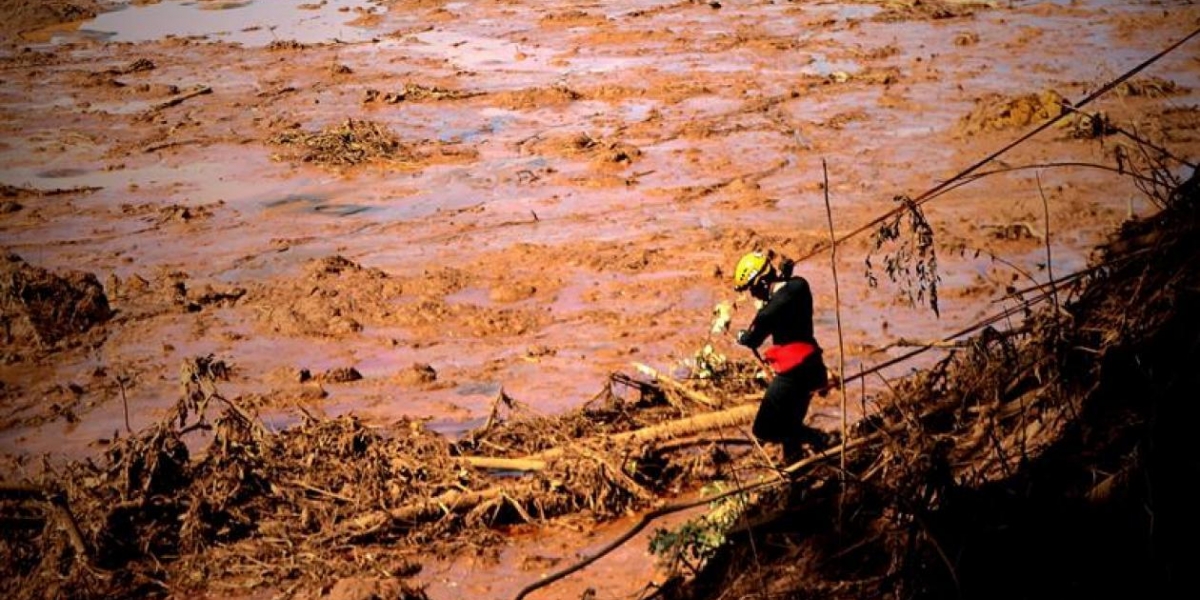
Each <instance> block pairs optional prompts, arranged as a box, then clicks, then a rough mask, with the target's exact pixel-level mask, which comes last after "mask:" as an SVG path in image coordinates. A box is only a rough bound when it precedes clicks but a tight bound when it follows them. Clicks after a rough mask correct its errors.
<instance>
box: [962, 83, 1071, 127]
mask: <svg viewBox="0 0 1200 600" xmlns="http://www.w3.org/2000/svg"><path fill="white" fill-rule="evenodd" d="M1066 103H1067V99H1066V98H1065V97H1063V95H1062V94H1060V93H1058V92H1056V91H1054V90H1046V91H1044V92H1041V93H1038V94H1024V95H1021V96H1016V97H1006V96H1000V95H997V94H992V95H989V96H986V97H983V98H980V99H978V100H977V101H976V105H975V109H974V110H972V111H971V112H970V114H968V115H966V116H965V117H963V118H962V119H961V120H960V122H959V125H958V131H959V133H960V134H961V135H971V134H973V133H979V132H984V131H999V130H1004V129H1011V128H1017V127H1027V126H1030V125H1035V124H1041V123H1042V122H1044V121H1047V120H1049V119H1053V118H1056V117H1059V116H1061V115H1062V114H1063V112H1064V111H1065V110H1066V109H1065V108H1063V105H1064V104H1066Z"/></svg>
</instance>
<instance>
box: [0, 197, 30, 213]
mask: <svg viewBox="0 0 1200 600" xmlns="http://www.w3.org/2000/svg"><path fill="white" fill-rule="evenodd" d="M22 208H25V207H24V206H22V205H21V203H20V202H17V201H16V200H0V215H7V214H11V213H15V212H17V211H19V210H21V209H22Z"/></svg>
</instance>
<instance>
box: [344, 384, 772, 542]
mask: <svg viewBox="0 0 1200 600" xmlns="http://www.w3.org/2000/svg"><path fill="white" fill-rule="evenodd" d="M757 412H758V405H757V404H747V405H743V406H738V407H735V408H731V409H728V410H723V411H719V412H713V413H707V414H703V415H697V416H694V417H690V418H687V419H679V420H676V421H670V422H668V423H663V424H660V425H655V426H654V427H646V428H643V429H638V430H635V431H629V432H625V433H621V434H617V435H613V436H608V437H607V438H606V439H607V441H608V442H610V443H613V444H618V445H630V444H639V443H654V442H658V441H662V440H671V439H674V438H679V437H686V436H691V435H695V434H697V433H701V432H704V431H711V430H714V429H719V428H722V427H736V426H739V425H744V424H746V423H749V422H750V421H751V420H752V419H753V418H754V415H755V413H757ZM565 451H566V448H563V447H558V448H551V449H550V450H546V451H545V452H539V453H537V454H534V455H530V456H526V457H523V458H492V457H478V456H467V457H462V460H463V461H464V462H467V463H469V464H471V465H472V466H476V467H479V468H487V469H503V470H513V471H538V470H542V469H544V468H545V467H546V465H547V464H548V463H549V462H550V461H552V460H554V459H556V458H559V457H561V456H563V454H564V452H565ZM522 491H523V490H522V486H521V484H519V483H513V484H510V485H506V486H493V487H490V488H487V489H484V490H477V491H468V490H449V491H446V492H443V493H442V494H439V495H438V496H435V497H433V498H430V499H428V500H422V501H420V502H414V503H412V504H408V505H406V506H401V507H397V508H393V509H391V510H386V511H375V512H370V513H366V514H363V515H361V516H359V517H356V518H354V519H352V520H351V521H350V522H349V523H348V524H347V526H346V527H345V528H343V529H342V531H341V532H340V535H341V536H345V537H350V538H360V537H363V536H369V535H371V534H373V533H375V532H377V531H380V530H382V529H384V528H387V527H389V526H398V527H411V526H413V525H417V524H419V523H424V522H428V521H434V520H437V519H440V518H442V517H444V516H446V515H448V514H452V513H465V512H468V511H470V510H472V509H474V508H475V507H477V506H479V505H481V504H484V503H486V502H491V501H494V500H498V499H501V498H504V497H516V496H520V495H521V494H522Z"/></svg>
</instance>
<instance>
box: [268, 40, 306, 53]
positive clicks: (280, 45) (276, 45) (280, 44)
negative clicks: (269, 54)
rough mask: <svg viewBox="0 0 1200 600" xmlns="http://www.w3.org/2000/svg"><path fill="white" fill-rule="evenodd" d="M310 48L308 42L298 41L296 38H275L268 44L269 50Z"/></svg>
mask: <svg viewBox="0 0 1200 600" xmlns="http://www.w3.org/2000/svg"><path fill="white" fill-rule="evenodd" d="M305 48H308V44H303V43H301V42H297V41H296V40H275V41H273V42H271V43H270V44H267V50H271V51H277V50H304V49H305Z"/></svg>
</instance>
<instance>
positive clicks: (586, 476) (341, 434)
mask: <svg viewBox="0 0 1200 600" xmlns="http://www.w3.org/2000/svg"><path fill="white" fill-rule="evenodd" d="M325 266H326V267H327V269H326V270H328V269H334V270H338V269H342V268H351V267H350V266H349V265H347V264H343V263H342V262H340V261H335V262H334V263H330V264H327V265H325ZM731 368H732V367H731ZM229 371H230V367H229V366H227V365H226V364H225V363H224V362H222V361H220V360H217V359H216V358H214V357H213V356H207V357H197V358H195V359H192V360H189V361H185V362H184V363H183V365H182V367H181V370H180V378H179V381H180V385H181V390H182V394H181V399H180V400H179V402H178V403H177V405H176V409H175V410H174V411H173V414H172V415H171V416H170V417H169V418H168V419H166V420H165V421H163V422H161V423H159V424H157V425H155V426H153V427H150V428H148V429H147V430H144V431H141V432H138V433H136V434H134V435H130V436H128V437H119V438H117V439H113V440H110V441H108V442H107V450H106V451H105V453H104V454H103V455H102V456H101V457H98V459H94V460H87V461H81V462H72V463H68V464H66V465H62V466H50V465H46V467H45V468H43V469H42V470H41V472H40V473H39V474H37V475H36V476H31V477H29V478H27V479H26V480H24V481H20V482H8V483H0V519H3V520H4V521H5V522H6V523H7V524H12V525H14V526H12V527H9V526H7V525H6V527H5V528H4V533H3V534H2V535H0V549H2V551H3V553H4V554H5V555H6V556H12V557H14V560H11V561H7V562H6V564H5V565H4V567H3V569H4V570H3V578H2V582H0V593H3V594H4V595H5V596H6V597H11V598H16V599H25V598H42V597H56V596H61V595H64V594H66V593H67V592H66V590H70V594H69V595H70V596H71V597H76V598H100V597H114V596H118V597H129V596H137V597H157V596H163V595H166V594H168V593H171V594H180V593H186V592H187V591H188V590H201V589H204V590H209V591H210V592H211V591H214V590H215V591H220V590H221V589H225V587H223V586H228V587H229V589H230V590H233V589H238V590H242V591H246V590H254V589H269V590H276V591H279V590H285V591H287V592H288V594H289V595H294V594H295V593H315V592H317V591H318V590H328V589H330V587H331V586H334V585H340V584H341V583H343V582H346V581H349V580H350V579H353V578H354V577H357V576H360V575H361V574H362V573H364V572H366V571H368V570H369V571H371V572H372V573H375V574H382V575H383V576H384V579H383V580H382V583H380V585H385V584H386V585H387V586H390V587H389V589H392V588H396V589H399V590H400V591H401V592H402V593H401V594H399V595H397V597H399V598H414V599H415V598H423V597H424V593H423V592H422V590H421V589H419V588H416V587H413V586H412V585H410V584H409V583H408V582H409V581H410V580H411V578H412V576H413V575H415V574H417V573H418V572H419V571H420V569H421V565H420V562H419V560H420V559H422V558H424V557H428V556H430V555H431V553H432V555H438V554H446V555H450V554H455V553H458V552H461V551H462V549H463V548H473V549H474V550H475V551H476V552H486V551H489V549H491V550H490V551H493V552H494V551H495V548H497V547H498V546H499V545H498V544H495V543H494V542H495V539H496V536H498V535H499V534H498V533H496V530H495V528H496V527H498V526H502V525H507V524H514V523H522V522H536V521H540V520H543V519H547V518H551V517H555V516H561V515H564V514H567V513H579V514H581V515H584V516H585V517H586V516H590V517H591V518H595V519H605V518H610V517H614V516H618V515H622V514H625V512H626V511H627V510H630V509H634V508H644V507H646V506H648V505H649V504H651V503H653V502H655V501H656V500H657V498H658V497H659V495H660V494H664V493H666V490H667V489H668V487H669V486H670V485H671V484H672V483H675V482H677V481H678V478H679V477H682V476H687V475H694V474H696V473H702V474H703V475H704V476H713V475H719V474H720V471H721V468H722V467H721V465H722V464H723V462H727V461H725V458H726V457H725V455H724V454H723V452H722V451H721V450H720V449H719V448H718V447H717V446H716V445H715V444H711V443H707V444H706V442H705V440H703V439H688V438H687V435H688V432H689V431H703V430H704V429H705V427H708V426H709V425H708V424H706V423H705V421H704V419H705V418H707V419H709V420H710V421H712V420H713V417H714V415H716V416H717V417H718V421H719V420H720V419H724V421H721V422H728V421H729V418H728V417H721V416H720V415H722V411H720V410H716V412H712V413H711V414H699V413H701V409H703V410H705V411H712V410H715V409H716V408H718V407H702V406H700V405H699V404H697V403H696V402H695V401H694V400H688V399H686V398H685V397H684V396H685V395H686V394H685V391H686V390H688V389H689V385H688V384H687V383H685V382H679V381H674V380H672V381H673V383H674V384H675V387H674V388H672V389H671V390H670V391H665V388H662V387H660V386H659V385H656V384H655V383H654V382H651V381H645V380H639V379H634V378H632V377H628V376H622V375H616V374H614V376H613V379H612V381H611V382H610V383H609V384H608V385H607V386H605V388H604V389H603V390H602V392H601V393H600V394H598V395H597V396H596V397H595V398H594V399H592V400H591V401H590V402H588V403H587V404H586V405H585V406H583V407H581V408H580V409H579V410H577V411H574V412H570V413H567V414H563V415H558V416H541V415H537V414H534V413H532V411H530V410H529V409H528V408H527V407H524V406H523V405H522V404H521V403H520V402H518V401H516V400H513V399H512V398H509V397H508V396H506V395H504V394H501V395H500V396H499V397H498V398H497V401H496V404H495V408H494V410H493V413H492V416H491V418H489V419H488V421H487V422H486V423H484V424H483V425H482V426H480V427H479V428H477V429H475V430H473V431H470V432H468V433H467V434H465V435H464V436H463V437H462V438H461V439H459V440H457V441H451V440H449V439H448V438H446V437H445V436H442V435H441V434H438V433H435V432H432V431H431V430H429V429H426V428H425V427H424V425H423V424H422V423H421V422H418V421H412V420H401V421H399V422H396V423H393V424H391V425H389V426H386V427H379V428H373V427H368V426H367V425H365V424H364V423H362V422H361V421H360V420H359V419H357V418H356V417H353V416H341V417H337V418H333V419H317V418H314V417H312V416H310V415H308V414H307V413H304V414H303V415H302V420H301V422H300V423H299V424H297V425H295V426H293V427H290V428H287V429H284V430H282V431H272V430H269V429H268V428H267V427H266V426H265V425H263V424H262V422H261V421H260V420H258V418H257V417H256V416H255V415H254V414H251V413H250V412H249V409H248V406H249V405H248V404H243V403H242V402H240V400H241V399H240V398H234V399H227V398H225V397H224V396H222V395H221V393H220V391H219V390H218V384H219V382H220V381H222V380H224V379H226V378H227V377H228V374H229ZM705 384H706V385H708V386H710V387H712V386H717V385H719V378H713V377H710V378H709V379H708V380H706V381H705ZM617 385H621V386H626V387H628V388H629V389H631V390H633V392H635V393H632V394H627V395H629V396H633V397H632V398H629V399H626V398H622V397H621V396H620V395H618V393H617V390H616V389H615V386H617ZM668 396H669V397H671V398H672V400H669V401H668V399H667V398H668ZM682 407H686V409H685V408H682ZM754 408H755V407H754V406H753V405H747V406H735V407H733V408H732V409H729V408H725V410H724V412H729V411H730V410H732V411H736V412H737V415H735V418H734V419H735V420H736V419H741V420H742V421H745V420H748V416H749V415H752V414H753V409H754ZM300 410H301V411H302V409H300ZM210 414H219V416H217V417H216V418H215V419H210V418H209V415H210ZM685 415H687V416H690V417H691V418H690V419H683V422H685V423H687V422H689V421H690V422H691V423H692V424H693V425H691V426H690V429H689V428H687V427H685V428H679V427H678V426H675V425H674V424H675V423H677V422H678V419H679V418H680V417H681V416H685ZM665 422H670V423H667V425H671V426H670V427H667V428H665V429H664V428H662V426H663V425H664V423H665ZM713 422H717V421H713ZM696 423H698V425H696ZM681 438H682V440H681ZM665 441H672V442H681V441H682V443H673V444H665V443H663V442H665ZM197 448H199V450H196V449H197ZM680 457H686V459H681V458H680ZM514 465H515V466H514ZM28 466H29V465H26V466H25V467H22V469H21V470H33V469H27V467H28ZM697 470H699V471H697ZM506 473H507V474H506ZM18 525H19V526H18ZM368 567H369V569H368ZM376 583H379V582H376ZM346 585H347V586H349V585H351V584H350V583H347V584H346Z"/></svg>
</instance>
